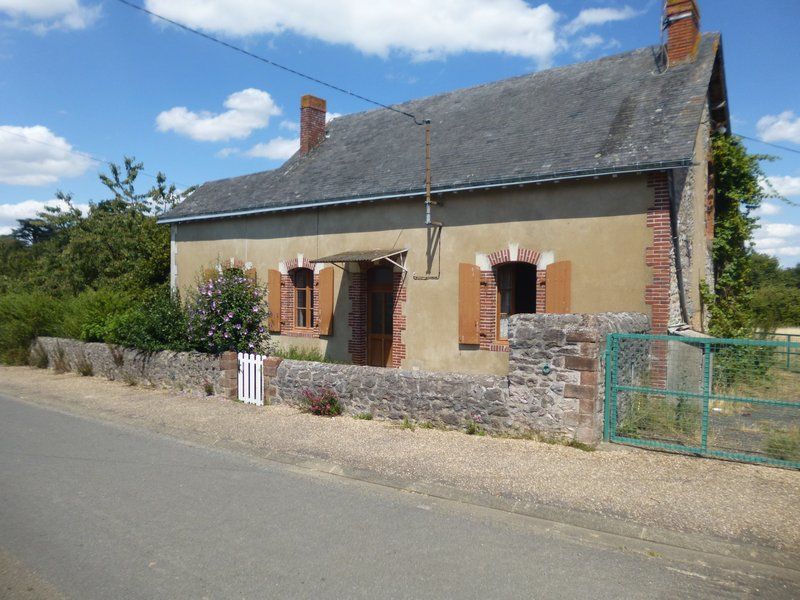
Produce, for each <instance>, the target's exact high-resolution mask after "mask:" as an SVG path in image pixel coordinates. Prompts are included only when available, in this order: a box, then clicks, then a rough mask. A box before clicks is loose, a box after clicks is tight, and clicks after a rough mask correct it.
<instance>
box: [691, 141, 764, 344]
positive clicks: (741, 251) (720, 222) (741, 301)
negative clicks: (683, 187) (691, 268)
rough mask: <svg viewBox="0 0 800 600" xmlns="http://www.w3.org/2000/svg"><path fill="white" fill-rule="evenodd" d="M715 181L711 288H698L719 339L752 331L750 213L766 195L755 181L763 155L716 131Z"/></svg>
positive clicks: (752, 228)
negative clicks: (712, 277) (754, 152)
mask: <svg viewBox="0 0 800 600" xmlns="http://www.w3.org/2000/svg"><path fill="white" fill-rule="evenodd" d="M712 150H713V155H714V176H715V183H716V212H715V221H714V244H713V248H712V257H713V263H714V281H715V283H714V290H713V292H712V291H711V290H709V289H708V288H707V287H704V289H703V296H704V301H705V303H706V305H707V306H708V308H709V310H710V316H711V322H710V329H711V333H712V334H713V335H716V336H720V337H741V336H746V335H748V334H749V333H751V332H752V330H753V319H752V315H751V311H750V304H751V302H752V298H753V288H752V284H751V281H752V275H751V272H752V268H753V248H752V238H753V232H754V231H755V230H756V228H757V227H758V219H757V217H755V216H754V215H753V211H754V210H756V209H757V208H758V207H759V206H760V205H761V202H762V200H764V199H765V198H767V197H769V194H768V193H767V192H766V191H765V190H764V188H763V186H762V184H761V182H762V181H763V179H764V178H765V176H764V172H763V171H762V169H761V161H764V160H771V157H769V156H767V155H763V154H750V153H748V152H747V149H746V148H745V147H744V145H743V144H742V142H741V140H740V139H739V138H737V137H734V136H730V135H717V136H715V137H714V139H713V140H712Z"/></svg>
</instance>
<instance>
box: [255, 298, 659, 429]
mask: <svg viewBox="0 0 800 600" xmlns="http://www.w3.org/2000/svg"><path fill="white" fill-rule="evenodd" d="M649 327H650V325H649V321H648V319H647V317H646V316H645V315H643V314H639V313H604V314H598V315H578V314H571V315H555V314H532V315H515V316H514V317H512V318H511V322H510V325H509V328H510V331H509V349H510V353H509V374H508V376H507V377H499V376H492V375H464V374H457V373H433V372H426V371H405V370H398V369H382V368H377V367H363V366H355V365H338V364H325V363H315V362H308V361H296V360H282V359H280V358H275V357H270V358H268V359H266V361H265V368H264V376H265V378H266V381H265V386H266V388H265V389H266V390H267V395H268V397H269V398H270V400H271V401H272V402H283V403H290V404H297V403H300V402H301V401H302V394H303V391H304V390H306V389H313V390H319V389H322V388H330V389H332V390H334V391H336V393H337V394H338V396H339V398H340V399H341V401H342V403H343V404H344V408H345V412H347V413H351V414H355V413H361V412H369V413H372V414H373V415H374V416H376V417H379V418H387V419H402V418H404V417H407V418H408V419H411V420H414V421H418V422H421V421H429V422H432V423H437V424H441V425H445V426H448V427H462V426H463V425H464V424H465V423H466V422H467V421H468V420H474V421H476V422H479V423H480V424H481V425H482V426H483V427H484V428H485V429H486V430H487V431H489V432H493V433H530V432H534V433H538V434H541V435H543V436H546V437H552V438H559V439H564V440H576V441H580V442H583V443H588V444H594V443H597V442H598V441H600V439H601V437H602V433H603V400H604V389H603V387H604V381H605V380H604V364H603V356H604V355H603V353H604V351H605V340H606V335H607V334H608V333H611V332H626V333H645V332H647V331H648V330H649Z"/></svg>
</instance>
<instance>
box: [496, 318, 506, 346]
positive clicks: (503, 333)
mask: <svg viewBox="0 0 800 600" xmlns="http://www.w3.org/2000/svg"><path fill="white" fill-rule="evenodd" d="M497 337H499V338H500V339H501V340H507V339H508V315H507V314H501V315H500V332H499V334H498V336H497Z"/></svg>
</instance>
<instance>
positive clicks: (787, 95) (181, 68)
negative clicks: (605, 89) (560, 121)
mask: <svg viewBox="0 0 800 600" xmlns="http://www.w3.org/2000/svg"><path fill="white" fill-rule="evenodd" d="M136 1H137V2H138V3H140V4H141V5H144V6H147V7H148V8H150V9H151V10H154V11H156V12H160V13H164V14H166V15H167V16H170V17H171V18H173V19H175V20H178V21H180V22H183V23H186V24H188V25H191V26H193V27H197V28H201V29H203V30H205V31H207V32H209V33H212V34H214V35H218V36H221V37H223V38H224V39H226V40H229V41H231V42H232V43H235V44H238V45H242V46H244V47H246V48H248V49H250V50H252V51H254V52H257V53H259V54H262V55H265V56H268V57H269V58H271V59H273V60H275V61H277V62H281V63H283V64H286V65H288V66H291V67H293V68H296V69H298V70H301V71H305V72H308V73H310V74H313V75H315V76H317V77H319V78H322V79H326V80H330V81H332V82H334V83H336V84H337V85H339V86H341V87H344V88H348V89H352V90H354V91H357V92H358V93H360V94H362V95H365V96H369V97H372V98H375V99H376V100H379V101H381V102H385V103H393V102H399V101H403V100H407V99H411V98H416V97H422V96H427V95H430V94H434V93H438V92H442V91H447V90H451V89H455V88H459V87H466V86H471V85H475V84H479V83H483V82H487V81H494V80H498V79H502V78H505V77H510V76H514V75H519V74H523V73H527V72H531V71H535V70H539V69H542V68H546V67H548V66H559V65H564V64H569V63H573V62H578V61H582V60H590V59H593V58H597V57H600V56H604V55H608V54H614V53H617V52H622V51H625V50H629V49H633V48H638V47H641V46H646V45H651V44H653V43H656V42H657V41H658V38H659V32H658V24H659V15H660V12H661V5H662V4H661V2H660V1H654V0H651V1H629V2H617V1H616V0H605V1H599V0H598V1H584V2H579V1H577V0H560V1H559V0H553V1H552V2H550V3H549V4H545V3H538V2H528V3H526V2H524V1H523V0H484V1H479V0H451V1H450V2H447V3H430V2H427V1H425V0H406V1H404V2H396V1H395V0H391V1H389V0H372V1H371V2H369V3H366V2H363V1H362V0H339V1H329V2H323V3H320V2H319V1H318V0H314V1H311V0H294V1H293V2H291V3H290V2H285V1H281V0H204V1H203V2H197V1H195V0H136ZM699 5H700V10H701V13H702V28H703V29H704V30H705V31H721V32H722V34H723V43H724V52H725V66H726V73H727V82H728V92H729V96H730V107H731V113H732V117H733V130H734V132H735V133H741V134H744V135H748V136H751V137H754V138H760V139H764V140H767V141H772V142H773V143H777V144H780V145H784V146H787V147H790V148H794V149H796V150H800V78H798V77H797V73H798V68H797V65H796V62H795V59H794V52H792V48H796V47H797V46H798V42H800V34H798V33H797V29H796V24H797V23H798V22H800V3H799V2H797V1H796V0H770V2H764V3H757V2H753V1H744V0H739V1H735V2H731V1H730V0H699ZM305 93H312V94H315V95H319V96H321V97H324V98H326V99H327V100H328V110H329V112H331V113H334V114H347V113H351V112H357V111H361V110H367V109H370V108H371V107H370V105H368V104H365V103H363V102H361V101H359V100H356V99H354V98H351V97H349V96H345V95H342V94H339V93H336V92H334V91H332V90H329V89H326V88H323V87H321V86H319V85H317V84H313V83H310V82H307V81H304V80H302V79H298V78H296V77H294V76H292V75H289V74H287V73H285V72H282V71H279V70H276V69H273V68H270V67H268V66H266V65H263V64H261V63H258V62H256V61H254V60H252V59H248V58H246V57H243V56H241V55H239V54H236V53H234V52H231V51H229V50H226V49H224V48H222V47H220V46H217V45H215V44H212V43H209V42H207V41H205V40H203V39H201V38H198V37H196V36H193V35H191V34H187V33H185V32H183V31H180V30H178V29H176V28H175V27H171V26H164V25H162V24H160V23H156V22H153V21H152V20H151V19H150V18H148V17H146V16H145V15H143V14H141V13H139V12H137V11H134V10H132V9H130V8H127V7H125V6H123V5H121V4H119V3H118V2H116V1H114V0H0V232H7V231H8V229H9V228H10V227H11V226H12V225H13V224H14V223H15V221H14V220H15V219H16V218H21V217H24V216H30V215H31V214H32V213H33V212H35V210H36V209H37V208H40V207H41V206H42V203H45V202H47V201H49V200H50V199H52V198H53V195H54V192H55V190H57V189H62V190H64V191H70V192H72V193H73V194H74V197H75V200H76V202H77V203H78V204H85V203H87V202H89V201H94V200H100V199H102V198H104V197H105V196H104V190H103V188H102V187H101V185H100V184H99V182H98V181H97V172H98V169H99V168H100V167H99V166H98V165H97V163H95V162H92V161H91V160H89V159H88V158H86V157H85V156H83V155H81V154H78V153H76V151H82V152H86V153H90V154H92V155H93V156H96V157H100V158H102V159H106V160H114V161H117V162H119V161H120V160H121V158H122V156H123V155H124V154H129V155H135V156H136V157H137V158H138V159H140V160H142V161H144V163H145V169H146V170H147V171H148V172H151V173H155V172H156V171H158V170H161V171H164V172H165V173H166V174H167V176H168V177H169V178H170V179H171V180H173V181H175V182H176V183H177V184H178V185H179V186H187V185H190V184H195V183H201V182H203V181H206V180H210V179H218V178H221V177H229V176H233V175H239V174H243V173H250V172H254V171H260V170H264V169H269V168H274V167H276V166H278V165H279V164H280V163H281V162H282V160H283V157H286V156H288V155H289V154H290V153H291V152H292V151H293V149H294V148H295V145H296V137H297V131H296V128H297V121H298V113H299V99H300V96H301V95H303V94H305ZM747 145H748V147H749V148H750V149H751V151H754V152H766V153H770V154H774V155H776V156H778V157H780V160H778V161H775V162H772V163H768V164H766V165H765V170H766V172H767V174H768V175H769V176H770V177H771V178H772V179H771V180H772V182H773V183H774V185H775V187H776V188H777V189H778V191H780V192H782V193H783V194H784V195H785V196H786V197H788V198H789V199H790V200H792V201H794V202H797V203H800V154H796V153H792V152H787V151H783V150H779V149H777V148H771V147H769V146H765V145H763V144H759V143H756V142H747ZM143 183H144V184H148V183H149V180H147V178H144V182H143ZM761 212H762V214H761V218H762V222H763V226H762V228H761V230H760V231H759V233H758V236H757V237H758V247H759V248H760V249H762V250H764V251H767V252H769V253H771V254H774V255H776V256H778V257H779V258H780V259H781V261H782V262H783V263H784V264H786V265H790V264H795V263H797V262H800V208H798V207H795V206H789V205H787V204H785V203H782V202H780V201H777V200H775V201H771V202H769V203H768V204H767V205H766V206H765V208H764V209H763V210H762V211H761Z"/></svg>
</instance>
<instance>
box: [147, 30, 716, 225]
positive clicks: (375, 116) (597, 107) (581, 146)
mask: <svg viewBox="0 0 800 600" xmlns="http://www.w3.org/2000/svg"><path fill="white" fill-rule="evenodd" d="M719 43H720V38H719V35H718V34H704V35H703V38H702V41H701V44H700V48H699V51H698V56H697V58H696V60H695V61H693V62H691V63H686V64H682V65H677V66H672V67H670V68H669V69H668V70H667V71H666V72H659V69H658V68H657V65H656V59H655V55H656V50H655V48H641V49H639V50H634V51H632V52H626V53H624V54H619V55H616V56H610V57H607V58H602V59H599V60H596V61H591V62H584V63H579V64H574V65H570V66H566V67H560V68H555V69H549V70H545V71H540V72H537V73H533V74H530V75H524V76H521V77H514V78H512V79H505V80H503V81H498V82H495V83H488V84H484V85H479V86H476V87H472V88H467V89H462V90H456V91H453V92H448V93H446V94H440V95H437V96H431V97H429V98H424V99H420V100H412V101H410V102H406V103H404V104H399V105H396V107H397V108H399V109H400V110H403V111H406V112H411V113H413V114H415V115H418V116H419V117H423V118H428V119H430V120H431V122H432V130H431V172H432V185H433V189H434V190H444V189H453V188H460V187H480V186H481V185H484V184H489V183H498V182H505V181H509V182H513V181H517V180H531V179H533V180H535V179H537V178H545V177H548V176H550V175H558V174H568V173H576V172H577V173H584V172H586V173H587V174H596V173H606V172H612V171H615V170H624V169H625V168H630V167H634V166H643V165H658V164H662V163H663V164H666V165H668V166H669V165H671V164H672V163H676V164H675V165H672V166H677V164H678V163H683V164H688V161H689V160H690V159H691V156H692V153H693V146H694V141H695V136H696V133H697V127H698V124H699V122H700V118H701V114H702V109H703V104H704V102H705V99H706V94H707V92H708V89H709V82H710V79H711V75H712V71H713V65H714V59H715V57H716V55H717V51H718V47H719ZM424 180H425V169H424V128H423V127H421V126H418V125H415V124H414V123H413V122H412V120H411V119H410V118H408V117H405V116H403V115H400V114H398V113H396V112H392V111H389V110H385V109H378V110H371V111H368V112H362V113H356V114H351V115H347V116H344V117H339V118H337V119H334V120H333V121H331V122H330V123H329V124H328V137H327V139H325V140H324V141H323V142H322V143H321V144H320V145H319V146H318V147H317V148H315V149H314V150H312V151H311V152H310V153H308V154H307V155H301V154H300V153H299V152H298V153H296V154H295V155H294V156H292V157H291V158H290V159H289V160H288V161H287V162H286V163H284V164H283V165H282V166H281V167H279V168H277V169H275V170H272V171H264V172H261V173H254V174H251V175H244V176H241V177H233V178H230V179H222V180H218V181H211V182H208V183H205V184H203V185H201V186H200V187H199V188H198V189H197V190H196V191H195V192H194V193H193V194H192V195H191V196H190V197H189V198H188V199H187V200H185V201H184V202H182V203H181V204H180V205H178V206H176V207H175V208H174V209H172V210H171V211H170V212H168V213H166V214H165V215H163V216H162V217H161V219H160V221H162V222H164V221H166V222H170V221H180V220H184V219H192V218H203V217H213V216H225V215H230V214H232V213H233V214H235V213H238V212H250V211H252V212H258V211H262V210H275V209H288V208H298V207H302V206H304V205H314V204H317V203H320V202H331V201H337V200H341V201H347V200H355V199H365V198H390V197H393V196H398V195H408V194H416V193H422V192H423V191H424Z"/></svg>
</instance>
